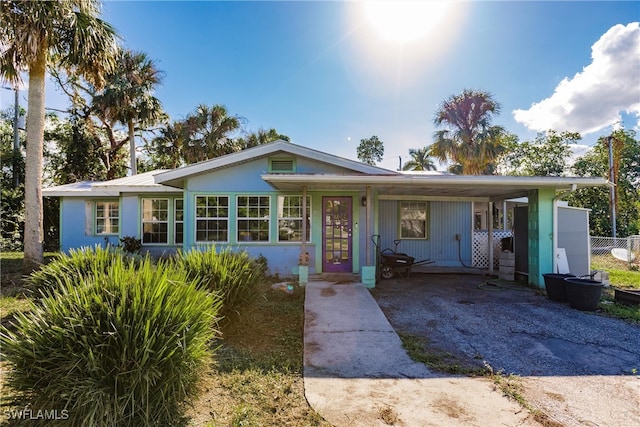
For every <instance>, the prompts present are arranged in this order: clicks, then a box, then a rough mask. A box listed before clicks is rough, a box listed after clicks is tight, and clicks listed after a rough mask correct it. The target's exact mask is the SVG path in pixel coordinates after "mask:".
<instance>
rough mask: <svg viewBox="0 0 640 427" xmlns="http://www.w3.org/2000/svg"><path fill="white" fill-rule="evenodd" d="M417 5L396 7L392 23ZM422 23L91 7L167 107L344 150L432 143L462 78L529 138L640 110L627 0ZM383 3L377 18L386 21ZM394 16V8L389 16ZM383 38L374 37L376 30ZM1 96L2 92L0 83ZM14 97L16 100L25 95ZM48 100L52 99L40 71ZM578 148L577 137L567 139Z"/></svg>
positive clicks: (270, 9) (597, 127)
mask: <svg viewBox="0 0 640 427" xmlns="http://www.w3.org/2000/svg"><path fill="white" fill-rule="evenodd" d="M422 3H428V4H430V5H431V7H430V8H427V10H426V11H425V12H424V16H421V15H420V14H421V13H423V12H418V11H413V12H412V13H411V15H410V17H404V18H403V17H400V18H399V19H401V24H400V27H399V29H397V30H396V32H398V31H401V30H403V29H407V28H409V27H410V25H411V22H410V21H411V17H416V16H418V17H419V22H421V23H422V26H423V27H424V26H426V23H428V22H430V19H432V18H433V17H434V16H436V15H437V14H436V5H434V3H433V2H431V3H429V2H422ZM443 13H444V15H441V16H440V18H439V20H437V19H436V20H434V22H432V23H431V24H430V28H431V30H430V31H428V32H426V34H422V36H420V37H417V38H416V39H413V40H410V41H404V42H401V41H393V40H388V37H389V36H388V35H386V36H385V34H383V33H382V32H381V30H379V27H377V26H376V24H375V23H374V22H372V21H371V20H370V19H368V18H367V15H366V13H365V5H364V4H363V3H362V2H337V1H336V2H324V1H317V2H308V1H289V2H269V1H263V2H213V1H199V2H169V1H166V2H157V1H156V2H153V1H117V2H116V1H110V2H106V3H105V4H104V6H103V18H104V19H105V20H106V21H108V22H110V23H111V24H112V25H113V26H114V27H115V28H116V29H117V31H118V32H119V33H120V34H121V36H122V37H123V39H124V42H125V45H126V46H127V47H128V48H131V49H133V50H139V51H144V52H146V53H147V54H148V55H149V57H150V58H152V59H154V60H155V61H156V63H157V65H158V67H159V68H160V69H161V70H163V71H164V73H165V77H164V80H163V83H162V86H161V87H160V88H159V90H158V91H157V93H156V96H157V97H158V98H159V99H160V100H161V101H162V103H163V106H164V108H165V110H166V111H167V112H168V113H169V115H170V116H171V118H172V119H181V118H184V117H185V116H186V115H187V114H189V113H190V112H192V111H193V110H194V109H195V108H196V106H197V105H198V104H207V105H214V104H222V105H225V106H226V107H227V109H228V110H229V112H230V113H231V114H233V115H240V116H242V117H244V118H246V120H247V124H246V129H247V130H248V131H254V130H257V129H259V128H264V129H268V128H271V127H274V128H276V129H277V130H278V131H279V132H280V133H284V134H286V135H289V136H290V137H291V139H292V142H295V143H297V144H301V145H304V146H308V147H312V148H316V149H320V150H323V151H327V152H329V153H333V154H337V155H340V156H343V157H347V158H352V159H355V158H356V147H357V146H358V144H359V142H360V140H361V139H363V138H368V137H371V136H372V135H377V136H378V137H379V138H380V139H381V140H382V141H383V142H384V146H385V154H384V158H385V160H384V161H383V162H382V163H380V165H381V166H383V167H388V168H391V169H395V168H397V167H398V163H399V161H398V156H401V157H402V161H403V162H404V161H406V160H407V159H408V149H409V148H420V147H423V146H426V145H429V144H430V143H431V142H432V134H433V132H434V131H435V130H436V127H435V126H434V124H433V117H434V114H435V111H436V109H437V108H438V105H439V103H441V102H442V101H443V100H444V99H446V98H448V97H449V96H451V95H453V94H457V93H460V92H461V91H462V90H463V89H465V88H471V89H478V90H483V91H488V92H490V93H492V94H493V96H494V98H495V100H496V101H498V102H499V103H500V104H501V107H502V109H501V114H500V115H499V116H498V117H497V118H496V120H495V123H496V124H500V125H502V126H504V127H505V128H506V129H507V130H508V131H510V132H513V133H515V134H517V135H518V136H519V137H520V139H521V140H527V139H532V138H533V137H534V136H535V134H536V131H537V130H543V129H549V128H553V129H555V130H558V131H563V130H570V131H577V132H581V133H582V134H583V136H584V140H583V144H585V145H587V146H588V145H592V144H593V143H594V141H595V140H596V139H597V137H598V136H601V135H605V134H608V133H609V132H610V131H611V125H612V124H613V123H614V122H615V121H617V120H618V117H620V118H621V119H622V120H623V123H624V126H625V127H626V128H636V129H637V127H638V122H639V118H640V27H639V25H638V21H640V3H638V2H632V1H629V2H574V1H572V2H551V1H539V2H520V1H517V2H516V1H513V2H506V1H493V2H488V1H475V2H455V3H453V6H452V7H450V8H449V9H448V10H447V11H446V12H443ZM390 15H392V13H391V12H388V13H386V14H385V18H383V20H382V23H378V24H377V25H382V27H384V28H387V29H389V28H394V27H393V23H392V22H391V21H388V22H385V19H391V16H390ZM402 19H406V20H407V21H406V22H405V21H402ZM385 37H386V38H385ZM0 92H2V93H1V96H2V98H1V100H0V101H1V104H0V106H2V107H3V108H4V107H6V105H7V104H10V103H11V101H12V96H11V94H10V93H9V92H8V91H0ZM25 103H26V102H25ZM47 104H48V105H50V106H56V104H57V106H62V105H64V103H63V99H62V96H61V95H60V94H58V93H55V90H54V89H53V85H52V84H49V91H48V101H47ZM578 151H580V150H578Z"/></svg>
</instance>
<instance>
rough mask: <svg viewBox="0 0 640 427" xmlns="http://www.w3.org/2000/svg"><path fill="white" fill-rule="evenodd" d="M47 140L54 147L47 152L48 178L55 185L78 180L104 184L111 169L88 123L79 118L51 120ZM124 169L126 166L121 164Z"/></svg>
mask: <svg viewBox="0 0 640 427" xmlns="http://www.w3.org/2000/svg"><path fill="white" fill-rule="evenodd" d="M44 138H45V141H47V142H48V144H47V146H48V145H52V146H53V148H52V149H49V150H47V151H46V153H45V164H44V168H45V176H46V177H49V179H50V180H51V182H52V183H53V184H54V185H63V184H69V183H72V182H78V181H102V180H105V179H106V177H107V170H106V168H105V166H104V164H103V163H102V160H101V156H102V153H101V151H102V150H101V149H102V147H101V145H96V144H95V139H94V138H93V135H92V134H91V133H90V132H89V130H88V129H87V124H86V122H85V121H84V120H83V119H82V118H81V117H78V116H73V115H72V116H70V117H69V118H68V119H60V118H58V117H52V118H51V125H50V126H48V129H47V130H45V134H44ZM121 167H122V169H124V165H121Z"/></svg>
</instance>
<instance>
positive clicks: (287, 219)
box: [278, 195, 311, 242]
mask: <svg viewBox="0 0 640 427" xmlns="http://www.w3.org/2000/svg"><path fill="white" fill-rule="evenodd" d="M306 204H307V217H306V224H307V238H306V241H307V242H308V241H309V236H310V235H311V196H307V203H306ZM302 221H303V219H302V196H301V195H284V196H278V241H279V242H301V241H302V224H303V222H302Z"/></svg>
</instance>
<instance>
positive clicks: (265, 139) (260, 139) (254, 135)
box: [236, 128, 289, 150]
mask: <svg viewBox="0 0 640 427" xmlns="http://www.w3.org/2000/svg"><path fill="white" fill-rule="evenodd" d="M278 139H282V140H284V141H289V137H288V136H286V135H282V134H280V133H278V131H277V130H275V129H274V128H271V129H269V130H264V129H258V131H257V132H251V133H248V134H247V135H246V136H244V137H242V138H238V139H237V140H236V143H237V144H238V146H239V147H240V149H241V150H246V149H247V148H251V147H257V146H258V145H263V144H268V143H270V142H273V141H276V140H278Z"/></svg>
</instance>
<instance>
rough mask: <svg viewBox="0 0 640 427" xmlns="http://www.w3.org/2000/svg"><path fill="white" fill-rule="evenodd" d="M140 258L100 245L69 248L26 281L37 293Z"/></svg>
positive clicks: (79, 281)
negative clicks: (119, 263) (66, 252)
mask: <svg viewBox="0 0 640 427" xmlns="http://www.w3.org/2000/svg"><path fill="white" fill-rule="evenodd" d="M134 259H137V260H140V259H141V258H140V257H134V256H132V255H131V254H127V253H125V252H124V251H122V250H121V249H119V248H103V247H101V246H94V247H84V248H81V249H77V250H75V249H71V250H70V251H69V254H61V255H59V256H58V257H57V258H56V259H54V260H52V261H51V262H49V263H48V264H46V265H44V266H43V267H42V268H41V269H40V270H36V271H35V272H33V273H32V274H31V276H29V278H28V279H27V283H28V286H29V289H30V290H33V291H35V292H36V294H38V292H39V291H42V292H44V293H45V294H48V293H51V292H52V291H54V290H55V289H56V288H57V287H58V284H59V283H60V282H61V281H67V280H74V281H75V284H78V285H79V284H81V283H82V282H83V281H84V278H86V277H87V276H90V275H95V274H96V273H97V272H102V273H103V272H105V271H106V270H107V269H108V268H109V267H111V265H113V264H114V263H116V262H121V261H125V260H126V261H130V260H134Z"/></svg>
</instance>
